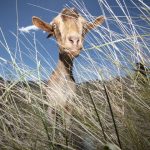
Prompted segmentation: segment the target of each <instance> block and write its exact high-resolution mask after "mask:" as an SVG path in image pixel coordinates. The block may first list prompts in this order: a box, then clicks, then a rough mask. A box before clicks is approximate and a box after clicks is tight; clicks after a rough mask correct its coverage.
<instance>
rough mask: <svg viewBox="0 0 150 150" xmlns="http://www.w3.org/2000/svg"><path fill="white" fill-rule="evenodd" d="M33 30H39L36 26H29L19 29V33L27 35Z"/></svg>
mask: <svg viewBox="0 0 150 150" xmlns="http://www.w3.org/2000/svg"><path fill="white" fill-rule="evenodd" d="M31 30H34V31H36V30H38V28H37V27H36V26H35V25H31V26H27V27H21V28H20V29H19V31H21V32H25V33H29V32H30V31H31Z"/></svg>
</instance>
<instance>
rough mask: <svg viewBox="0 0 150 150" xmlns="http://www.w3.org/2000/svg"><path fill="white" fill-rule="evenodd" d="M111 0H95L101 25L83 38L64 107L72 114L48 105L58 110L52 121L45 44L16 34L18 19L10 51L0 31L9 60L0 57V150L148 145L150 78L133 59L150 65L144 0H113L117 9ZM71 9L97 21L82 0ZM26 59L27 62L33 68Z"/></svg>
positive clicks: (148, 14)
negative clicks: (72, 90) (71, 94)
mask: <svg viewBox="0 0 150 150" xmlns="http://www.w3.org/2000/svg"><path fill="white" fill-rule="evenodd" d="M108 2H109V1H103V0H98V4H99V11H100V12H101V14H102V15H104V16H105V18H106V20H105V24H104V25H102V26H100V27H99V28H97V29H95V30H94V31H92V32H91V33H90V34H89V35H88V36H87V38H86V39H85V42H86V46H85V48H84V51H83V53H81V55H80V57H79V58H78V59H76V60H75V65H74V70H75V71H74V76H75V78H76V80H77V81H78V82H79V83H78V84H77V89H78V91H77V95H76V98H75V99H73V100H70V102H69V103H70V104H69V106H70V109H71V110H72V113H69V112H66V111H65V109H63V108H53V109H54V110H55V109H57V110H56V112H57V113H55V117H52V116H49V115H48V113H47V109H48V107H52V106H51V104H50V103H49V101H48V99H47V97H46V95H45V92H44V87H45V84H46V83H45V81H44V80H45V79H47V78H48V76H49V69H51V70H53V69H54V68H53V67H52V66H53V65H52V62H53V61H54V60H53V59H52V58H51V56H50V54H49V53H48V52H47V50H46V49H45V47H44V46H43V45H44V43H42V42H41V41H39V40H38V39H37V38H36V36H35V34H34V36H33V35H32V34H28V35H26V34H24V33H20V32H19V31H18V30H19V25H18V22H17V34H15V33H12V35H13V36H14V38H15V39H16V49H15V50H13V49H12V48H11V47H9V43H8V42H7V39H6V37H5V33H3V31H2V29H1V28H0V33H1V36H2V37H3V40H2V41H0V45H1V46H2V47H3V49H4V50H5V51H6V52H7V53H8V55H9V57H10V59H9V60H7V59H6V58H4V57H0V61H1V75H2V77H3V78H4V79H5V81H4V80H1V81H0V133H1V134H0V149H2V150H3V149H8V150H11V149H18V150H20V149H26V150H29V149H30V150H31V149H32V150H37V149H39V150H40V149H45V150H47V149H49V150H50V149H68V150H73V149H86V150H95V149H115V150H116V149H125V150H133V149H134V150H143V149H145V150H146V149H149V148H150V101H149V100H150V81H149V74H148V73H147V77H144V76H143V75H142V74H140V73H139V72H136V71H134V69H135V63H136V62H141V63H143V64H144V65H145V66H146V67H147V68H148V67H149V64H150V59H149V57H150V49H149V43H150V38H149V37H150V26H149V24H150V22H149V18H150V10H149V7H148V6H147V5H146V3H144V2H143V1H141V0H138V3H135V2H134V1H132V0H130V6H128V5H127V3H126V1H124V0H123V1H119V0H116V1H115V6H110V5H109V3H108ZM32 6H33V5H32ZM69 6H74V7H75V8H76V9H77V10H79V11H80V12H81V14H82V15H83V16H84V17H86V19H87V20H89V21H91V20H93V19H94V18H95V16H92V14H91V13H90V12H89V11H88V10H87V8H86V6H85V5H84V3H83V2H81V1H77V0H73V1H72V2H71V4H69ZM69 6H68V5H66V7H69ZM34 7H38V8H37V9H39V8H40V9H45V13H46V11H47V10H48V9H47V8H43V7H41V6H36V5H34ZM131 8H132V9H134V10H135V12H136V14H134V13H133V12H132V13H131V10H130V9H131ZM49 11H51V10H49ZM117 11H119V12H121V14H120V16H119V15H117ZM16 14H17V16H18V11H17V5H16ZM134 15H135V16H134ZM38 47H40V48H41V49H42V50H43V51H44V53H46V54H47V55H48V57H49V59H50V61H48V60H47V58H45V57H44V56H43V55H42V54H41V53H40V52H39V51H38ZM25 50H26V51H27V52H28V53H24V51H25ZM23 57H25V58H26V59H27V60H29V61H32V63H33V64H34V68H31V67H30V66H28V65H27V64H26V63H25V62H24V59H23ZM41 62H42V63H41ZM54 63H55V62H54ZM54 63H53V64H54ZM42 64H45V65H46V66H48V69H47V68H46V67H45V65H44V66H43V65H42ZM29 80H30V82H29ZM66 116H69V118H70V119H69V125H68V119H67V118H68V117H66Z"/></svg>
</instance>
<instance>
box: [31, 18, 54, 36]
mask: <svg viewBox="0 0 150 150" xmlns="http://www.w3.org/2000/svg"><path fill="white" fill-rule="evenodd" d="M32 23H33V24H34V25H35V26H36V27H38V28H40V29H42V30H44V31H46V32H49V33H51V32H52V26H51V25H50V24H48V23H46V22H44V21H43V20H41V19H40V18H38V17H35V16H33V17H32Z"/></svg>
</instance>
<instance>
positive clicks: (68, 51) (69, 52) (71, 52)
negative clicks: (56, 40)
mask: <svg viewBox="0 0 150 150" xmlns="http://www.w3.org/2000/svg"><path fill="white" fill-rule="evenodd" d="M80 51H81V49H65V53H66V54H67V55H69V56H71V57H77V56H78V55H79V54H80Z"/></svg>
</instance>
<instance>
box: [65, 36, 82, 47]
mask: <svg viewBox="0 0 150 150" xmlns="http://www.w3.org/2000/svg"><path fill="white" fill-rule="evenodd" d="M68 40H69V42H70V43H71V44H73V45H78V44H79V41H80V39H79V38H78V37H74V36H70V37H69V38H68Z"/></svg>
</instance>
